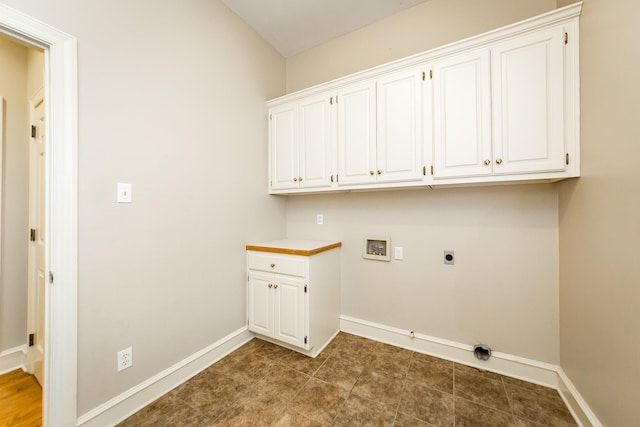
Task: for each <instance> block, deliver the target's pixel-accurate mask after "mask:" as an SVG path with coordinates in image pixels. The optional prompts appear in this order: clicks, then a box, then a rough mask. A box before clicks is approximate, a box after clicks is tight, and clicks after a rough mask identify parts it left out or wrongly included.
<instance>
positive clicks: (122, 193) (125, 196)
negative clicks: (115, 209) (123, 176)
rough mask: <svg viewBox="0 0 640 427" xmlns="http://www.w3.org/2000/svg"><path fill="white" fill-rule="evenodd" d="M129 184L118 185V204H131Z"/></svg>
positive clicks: (120, 183) (121, 183)
mask: <svg viewBox="0 0 640 427" xmlns="http://www.w3.org/2000/svg"><path fill="white" fill-rule="evenodd" d="M131 201H132V198H131V184H129V183H127V182H119V183H118V203H131Z"/></svg>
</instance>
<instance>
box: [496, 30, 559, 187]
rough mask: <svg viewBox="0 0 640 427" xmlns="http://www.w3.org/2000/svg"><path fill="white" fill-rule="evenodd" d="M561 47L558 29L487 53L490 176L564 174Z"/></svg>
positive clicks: (498, 47)
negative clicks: (491, 149)
mask: <svg viewBox="0 0 640 427" xmlns="http://www.w3.org/2000/svg"><path fill="white" fill-rule="evenodd" d="M563 49H564V32H563V30H562V27H556V28H551V29H547V30H543V31H538V32H536V33H534V34H530V35H525V36H520V37H517V38H515V39H514V40H509V41H507V42H505V43H500V44H498V45H497V46H495V47H493V48H492V49H491V64H492V68H493V76H492V77H493V78H492V86H493V98H494V100H495V102H494V103H493V123H494V129H495V130H494V135H493V138H494V166H493V173H494V174H496V175H498V174H500V175H503V174H514V173H536V172H549V171H562V170H564V167H565V144H564V120H565V119H564V83H563V82H564V72H563V69H564V67H563Z"/></svg>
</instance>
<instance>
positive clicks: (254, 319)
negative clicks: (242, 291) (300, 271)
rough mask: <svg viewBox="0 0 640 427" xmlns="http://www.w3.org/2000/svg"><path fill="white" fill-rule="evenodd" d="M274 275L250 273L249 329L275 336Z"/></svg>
mask: <svg viewBox="0 0 640 427" xmlns="http://www.w3.org/2000/svg"><path fill="white" fill-rule="evenodd" d="M269 285H273V275H267V274H259V273H249V330H250V331H253V332H257V333H260V334H263V335H266V336H273V324H274V323H273V286H272V287H271V288H270V287H269Z"/></svg>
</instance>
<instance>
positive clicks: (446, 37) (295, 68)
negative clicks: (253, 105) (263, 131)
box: [287, 0, 556, 93]
mask: <svg viewBox="0 0 640 427" xmlns="http://www.w3.org/2000/svg"><path fill="white" fill-rule="evenodd" d="M555 7H556V2H555V0H429V1H427V2H424V3H422V4H419V5H417V6H414V7H412V8H410V9H407V10H404V11H402V12H400V13H397V14H395V15H393V16H390V17H388V18H386V19H382V20H380V21H378V22H376V23H373V24H371V25H368V26H366V27H364V28H361V29H359V30H357V31H354V32H351V33H349V34H347V35H345V36H342V37H338V38H335V39H333V40H330V41H328V42H327V43H324V44H322V45H320V46H318V47H316V48H313V49H309V50H307V51H305V52H302V53H299V54H298V55H294V56H292V57H290V58H287V93H290V92H295V91H296V90H300V89H304V88H306V87H309V86H312V85H316V84H319V83H323V82H326V81H328V80H332V79H335V78H337V77H342V76H345V75H348V74H351V73H355V72H358V71H361V70H363V69H366V68H370V67H373V66H375V65H379V64H383V63H385V62H389V61H393V60H396V59H400V58H403V57H405V56H408V55H413V54H415V53H419V52H422V51H425V50H428V49H432V48H435V47H438V46H442V45H445V44H447V43H452V42H455V41H458V40H461V39H464V38H467V37H471V36H474V35H476V34H480V33H482V32H485V31H489V30H492V29H495V28H499V27H501V26H504V25H507V24H511V23H513V22H516V21H520V20H522V19H526V18H529V17H531V16H534V15H538V14H540V13H543V12H547V11H549V10H552V9H555Z"/></svg>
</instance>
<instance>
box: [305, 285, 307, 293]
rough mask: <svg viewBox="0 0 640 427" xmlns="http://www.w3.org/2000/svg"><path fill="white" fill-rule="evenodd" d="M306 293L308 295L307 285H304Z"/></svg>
mask: <svg viewBox="0 0 640 427" xmlns="http://www.w3.org/2000/svg"><path fill="white" fill-rule="evenodd" d="M304 293H305V294H306V293H307V285H304Z"/></svg>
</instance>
